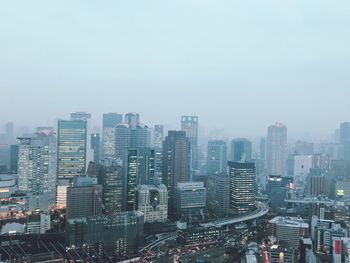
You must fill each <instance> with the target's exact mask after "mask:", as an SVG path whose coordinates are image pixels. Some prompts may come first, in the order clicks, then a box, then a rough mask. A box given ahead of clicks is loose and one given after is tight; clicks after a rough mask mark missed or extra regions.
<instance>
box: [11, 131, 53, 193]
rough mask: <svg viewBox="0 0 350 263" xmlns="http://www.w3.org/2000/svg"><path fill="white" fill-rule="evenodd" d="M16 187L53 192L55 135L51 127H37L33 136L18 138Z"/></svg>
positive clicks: (23, 189)
mask: <svg viewBox="0 0 350 263" xmlns="http://www.w3.org/2000/svg"><path fill="white" fill-rule="evenodd" d="M18 140H19V149H18V188H19V190H21V191H25V192H35V193H54V192H55V188H56V177H57V175H56V172H57V166H56V160H57V159H56V158H57V156H56V137H55V135H54V132H53V129H43V128H38V130H37V132H36V134H35V135H34V136H33V137H26V138H18Z"/></svg>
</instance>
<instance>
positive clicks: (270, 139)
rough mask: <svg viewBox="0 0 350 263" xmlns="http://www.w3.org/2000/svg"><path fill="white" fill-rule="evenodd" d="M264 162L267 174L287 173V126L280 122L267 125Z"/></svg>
mask: <svg viewBox="0 0 350 263" xmlns="http://www.w3.org/2000/svg"><path fill="white" fill-rule="evenodd" d="M266 164H267V172H268V174H269V175H282V176H283V175H286V174H287V127H286V126H284V125H283V124H282V123H276V124H275V125H272V126H269V127H268V131H267V141H266Z"/></svg>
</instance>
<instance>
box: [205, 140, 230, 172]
mask: <svg viewBox="0 0 350 263" xmlns="http://www.w3.org/2000/svg"><path fill="white" fill-rule="evenodd" d="M226 171H227V147H226V142H225V141H221V140H213V141H209V142H208V153H207V172H208V174H221V173H226Z"/></svg>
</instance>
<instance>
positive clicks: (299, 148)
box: [294, 140, 314, 155]
mask: <svg viewBox="0 0 350 263" xmlns="http://www.w3.org/2000/svg"><path fill="white" fill-rule="evenodd" d="M294 154H295V155H313V154H314V144H313V143H311V142H304V141H300V140H299V141H297V142H296V144H295V151H294Z"/></svg>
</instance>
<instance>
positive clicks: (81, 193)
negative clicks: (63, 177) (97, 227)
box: [66, 176, 102, 220]
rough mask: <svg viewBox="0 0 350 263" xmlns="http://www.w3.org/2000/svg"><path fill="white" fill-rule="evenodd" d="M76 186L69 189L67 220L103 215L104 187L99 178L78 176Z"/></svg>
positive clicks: (75, 179)
mask: <svg viewBox="0 0 350 263" xmlns="http://www.w3.org/2000/svg"><path fill="white" fill-rule="evenodd" d="M74 181H75V182H74V186H73V187H68V188H67V213H66V218H67V220H69V219H72V218H81V217H88V216H96V215H100V214H101V213H102V186H101V185H99V184H97V178H93V177H87V176H78V177H75V178H74Z"/></svg>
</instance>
